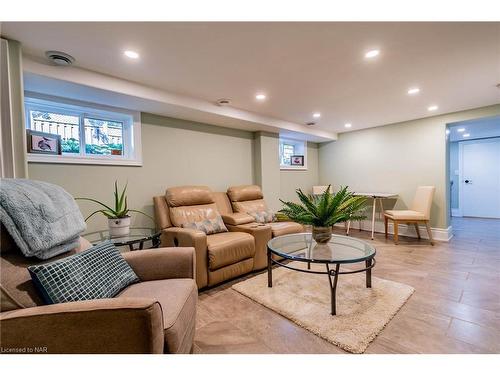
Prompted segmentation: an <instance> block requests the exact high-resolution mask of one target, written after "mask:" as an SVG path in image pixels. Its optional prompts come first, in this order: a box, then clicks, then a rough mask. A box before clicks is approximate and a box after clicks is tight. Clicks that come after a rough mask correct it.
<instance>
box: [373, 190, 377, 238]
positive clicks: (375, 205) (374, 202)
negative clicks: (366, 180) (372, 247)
mask: <svg viewBox="0 0 500 375" xmlns="http://www.w3.org/2000/svg"><path fill="white" fill-rule="evenodd" d="M376 207H377V198H373V209H372V240H373V234H374V233H375V208H376Z"/></svg>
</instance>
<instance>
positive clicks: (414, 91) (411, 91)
mask: <svg viewBox="0 0 500 375" xmlns="http://www.w3.org/2000/svg"><path fill="white" fill-rule="evenodd" d="M419 92H420V89H419V88H418V87H412V88H410V89H408V95H415V94H418V93H419Z"/></svg>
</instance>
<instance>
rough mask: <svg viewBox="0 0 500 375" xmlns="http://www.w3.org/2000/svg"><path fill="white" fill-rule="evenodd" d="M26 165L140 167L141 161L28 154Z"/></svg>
mask: <svg viewBox="0 0 500 375" xmlns="http://www.w3.org/2000/svg"><path fill="white" fill-rule="evenodd" d="M28 163H54V164H93V165H128V166H133V167H141V166H142V161H141V160H132V159H118V158H111V157H78V156H68V155H40V154H28Z"/></svg>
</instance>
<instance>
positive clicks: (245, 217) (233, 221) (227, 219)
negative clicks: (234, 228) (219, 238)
mask: <svg viewBox="0 0 500 375" xmlns="http://www.w3.org/2000/svg"><path fill="white" fill-rule="evenodd" d="M221 216H222V220H223V221H224V224H228V225H241V224H248V223H253V222H254V221H255V218H254V217H253V216H251V215H249V214H247V213H244V212H235V213H232V214H224V215H221Z"/></svg>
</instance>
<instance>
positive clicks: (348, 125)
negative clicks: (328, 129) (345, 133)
mask: <svg viewBox="0 0 500 375" xmlns="http://www.w3.org/2000/svg"><path fill="white" fill-rule="evenodd" d="M351 126H352V124H350V123H347V124H345V125H344V127H346V128H350V127H351Z"/></svg>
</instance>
